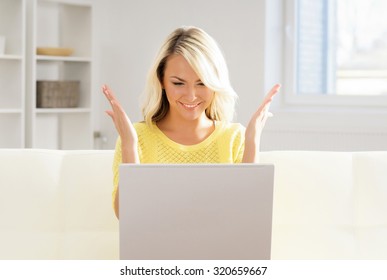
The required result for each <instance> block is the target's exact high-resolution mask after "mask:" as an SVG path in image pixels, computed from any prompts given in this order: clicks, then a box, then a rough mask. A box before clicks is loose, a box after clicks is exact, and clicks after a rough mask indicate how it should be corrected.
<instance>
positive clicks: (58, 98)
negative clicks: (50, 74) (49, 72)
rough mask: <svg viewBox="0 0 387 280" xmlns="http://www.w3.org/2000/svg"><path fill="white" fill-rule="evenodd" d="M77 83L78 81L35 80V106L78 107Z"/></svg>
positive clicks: (78, 83)
mask: <svg viewBox="0 0 387 280" xmlns="http://www.w3.org/2000/svg"><path fill="white" fill-rule="evenodd" d="M79 85H80V82H79V81H37V85H36V94H37V96H36V107H37V108H74V107H78V102H79Z"/></svg>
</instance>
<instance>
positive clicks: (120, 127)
mask: <svg viewBox="0 0 387 280" xmlns="http://www.w3.org/2000/svg"><path fill="white" fill-rule="evenodd" d="M102 92H103V93H104V95H105V97H106V98H107V100H108V101H109V103H110V105H111V110H106V111H105V112H106V114H108V115H109V116H110V117H111V118H112V120H113V123H114V126H115V127H116V130H117V132H118V134H119V135H120V138H121V148H122V161H123V162H125V163H136V162H139V160H138V152H137V143H138V137H137V133H136V130H135V128H134V126H133V124H132V122H131V121H130V119H129V117H128V115H127V114H126V113H125V111H124V109H123V108H122V106H121V104H120V102H119V101H118V100H117V98H116V96H115V95H114V93H113V92H112V90H111V89H110V88H109V87H108V86H107V85H103V86H102Z"/></svg>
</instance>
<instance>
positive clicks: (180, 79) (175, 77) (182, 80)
mask: <svg viewBox="0 0 387 280" xmlns="http://www.w3.org/2000/svg"><path fill="white" fill-rule="evenodd" d="M170 78H174V79H177V80H179V81H181V82H186V80H184V79H182V78H179V77H177V76H171V77H170ZM197 82H202V80H200V79H198V80H197V81H196V83H197Z"/></svg>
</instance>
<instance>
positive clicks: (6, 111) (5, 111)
mask: <svg viewBox="0 0 387 280" xmlns="http://www.w3.org/2000/svg"><path fill="white" fill-rule="evenodd" d="M22 113H23V110H21V109H0V114H22Z"/></svg>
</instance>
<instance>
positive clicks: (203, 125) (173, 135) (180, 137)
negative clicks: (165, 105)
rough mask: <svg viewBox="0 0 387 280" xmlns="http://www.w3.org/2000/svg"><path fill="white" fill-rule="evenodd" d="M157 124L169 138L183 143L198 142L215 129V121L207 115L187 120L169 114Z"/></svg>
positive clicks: (191, 143) (192, 143)
mask: <svg viewBox="0 0 387 280" xmlns="http://www.w3.org/2000/svg"><path fill="white" fill-rule="evenodd" d="M156 125H157V127H158V128H159V129H160V130H161V131H162V132H163V133H164V134H165V135H166V136H167V137H168V138H170V139H171V140H173V141H174V142H177V143H179V144H183V145H194V144H198V143H200V142H202V141H203V140H205V139H206V138H207V137H208V136H210V135H211V133H212V132H213V131H214V130H215V124H214V121H213V120H211V119H209V118H208V117H207V116H203V117H201V118H198V119H195V120H185V119H177V118H171V117H170V116H168V115H167V116H165V117H164V118H163V119H162V120H160V121H159V122H157V124H156Z"/></svg>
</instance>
